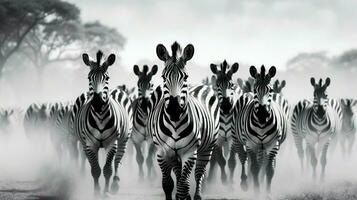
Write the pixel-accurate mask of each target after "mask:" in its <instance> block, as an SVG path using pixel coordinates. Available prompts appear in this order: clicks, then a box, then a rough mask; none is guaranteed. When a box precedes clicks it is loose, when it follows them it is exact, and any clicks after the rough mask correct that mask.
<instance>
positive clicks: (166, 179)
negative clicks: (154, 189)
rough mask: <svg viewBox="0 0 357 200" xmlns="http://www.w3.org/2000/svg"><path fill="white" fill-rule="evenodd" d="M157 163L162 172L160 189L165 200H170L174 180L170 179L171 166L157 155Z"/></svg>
mask: <svg viewBox="0 0 357 200" xmlns="http://www.w3.org/2000/svg"><path fill="white" fill-rule="evenodd" d="M157 161H158V163H159V166H160V169H161V172H162V188H163V189H164V192H165V196H166V200H172V191H173V190H174V180H173V179H172V177H171V171H172V165H171V164H170V162H168V161H166V160H165V158H164V157H163V156H161V155H160V154H158V155H157Z"/></svg>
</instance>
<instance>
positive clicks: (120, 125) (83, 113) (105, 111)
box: [71, 51, 132, 194]
mask: <svg viewBox="0 0 357 200" xmlns="http://www.w3.org/2000/svg"><path fill="white" fill-rule="evenodd" d="M83 61H84V63H85V64H86V65H87V66H89V67H90V72H89V74H88V79H89V94H88V95H87V94H82V95H81V96H79V97H78V98H77V99H76V101H75V104H74V107H73V112H72V115H71V123H72V124H73V126H74V131H75V133H76V135H77V137H78V139H79V141H80V142H81V144H82V146H83V151H84V152H85V154H86V156H87V158H88V161H89V163H90V166H91V172H92V176H93V179H94V190H95V193H96V194H98V193H99V191H100V187H99V182H98V179H99V177H100V174H101V168H100V166H99V162H98V150H99V148H105V149H106V151H107V157H106V161H105V165H104V168H103V173H104V178H105V188H104V192H108V191H109V181H110V177H111V175H112V171H113V169H112V162H113V159H114V178H113V183H112V190H113V191H114V192H116V191H117V190H118V187H119V186H118V182H119V177H118V174H117V173H118V172H117V169H118V165H119V162H120V160H121V158H122V156H123V154H124V152H125V148H126V143H127V141H128V138H129V137H130V133H131V129H132V108H131V100H130V99H129V97H128V95H127V94H126V93H125V92H124V91H121V90H119V89H115V90H113V91H111V92H110V93H109V90H108V82H109V75H108V72H107V69H108V67H109V66H110V65H112V64H113V63H114V61H115V55H114V54H111V55H109V57H108V58H107V60H106V61H105V62H101V61H102V52H100V51H99V52H98V53H97V60H96V61H92V60H90V59H89V57H88V55H87V54H83Z"/></svg>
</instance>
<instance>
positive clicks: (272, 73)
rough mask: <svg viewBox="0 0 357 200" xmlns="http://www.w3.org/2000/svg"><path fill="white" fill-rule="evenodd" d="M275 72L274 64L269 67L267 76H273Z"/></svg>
mask: <svg viewBox="0 0 357 200" xmlns="http://www.w3.org/2000/svg"><path fill="white" fill-rule="evenodd" d="M275 74H276V68H275V67H274V66H272V67H270V69H269V77H270V78H273V77H274V76H275Z"/></svg>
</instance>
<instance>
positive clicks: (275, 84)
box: [273, 80, 279, 92]
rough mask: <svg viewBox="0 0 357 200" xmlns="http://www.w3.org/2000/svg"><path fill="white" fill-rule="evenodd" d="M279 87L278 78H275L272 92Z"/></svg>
mask: <svg viewBox="0 0 357 200" xmlns="http://www.w3.org/2000/svg"><path fill="white" fill-rule="evenodd" d="M278 89H279V80H276V81H275V82H274V84H273V90H274V92H277V91H278Z"/></svg>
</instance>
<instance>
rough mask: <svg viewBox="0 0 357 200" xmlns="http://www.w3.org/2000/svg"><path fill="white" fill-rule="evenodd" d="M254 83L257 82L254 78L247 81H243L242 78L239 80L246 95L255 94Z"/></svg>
mask: <svg viewBox="0 0 357 200" xmlns="http://www.w3.org/2000/svg"><path fill="white" fill-rule="evenodd" d="M254 82H255V80H254V78H252V77H249V78H248V79H247V80H246V81H243V79H241V78H238V79H237V83H238V86H239V87H240V89H241V90H243V92H244V93H248V92H253V90H254Z"/></svg>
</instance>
